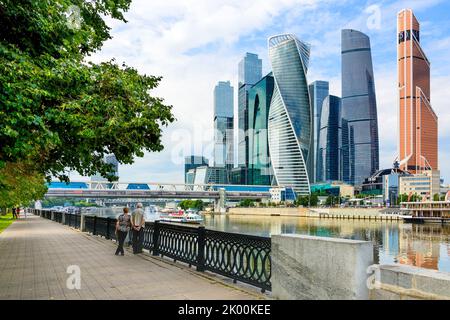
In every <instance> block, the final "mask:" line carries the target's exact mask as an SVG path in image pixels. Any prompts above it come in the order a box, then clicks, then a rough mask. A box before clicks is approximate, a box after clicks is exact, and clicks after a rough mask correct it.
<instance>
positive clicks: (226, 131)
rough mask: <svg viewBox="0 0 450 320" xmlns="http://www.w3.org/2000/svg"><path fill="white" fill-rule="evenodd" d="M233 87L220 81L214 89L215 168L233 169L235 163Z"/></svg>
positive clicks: (227, 82)
mask: <svg viewBox="0 0 450 320" xmlns="http://www.w3.org/2000/svg"><path fill="white" fill-rule="evenodd" d="M233 122H234V103H233V87H232V86H231V85H230V82H229V81H226V82H225V81H220V82H219V83H218V84H217V85H216V87H215V88H214V166H215V167H227V168H230V169H231V168H232V167H233V163H234V133H233V131H234V123H233Z"/></svg>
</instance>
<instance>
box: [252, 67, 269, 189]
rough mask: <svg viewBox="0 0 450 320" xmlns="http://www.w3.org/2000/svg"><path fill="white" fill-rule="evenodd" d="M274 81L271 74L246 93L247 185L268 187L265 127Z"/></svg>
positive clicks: (267, 155) (267, 144)
mask: <svg viewBox="0 0 450 320" xmlns="http://www.w3.org/2000/svg"><path fill="white" fill-rule="evenodd" d="M273 88H274V80H273V77H272V75H271V74H269V75H267V76H265V77H264V78H262V79H261V80H260V81H259V82H258V83H256V84H255V85H254V86H253V87H252V88H251V89H250V90H249V91H248V105H249V110H248V121H249V122H248V128H249V130H248V138H249V139H248V140H249V167H248V184H252V185H270V184H271V183H272V176H273V172H272V166H271V162H270V157H269V141H268V135H267V125H268V120H269V109H270V102H271V101H272V95H273Z"/></svg>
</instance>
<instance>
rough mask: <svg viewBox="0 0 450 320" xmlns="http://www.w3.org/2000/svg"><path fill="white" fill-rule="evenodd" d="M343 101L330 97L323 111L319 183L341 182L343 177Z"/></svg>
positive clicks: (325, 101)
mask: <svg viewBox="0 0 450 320" xmlns="http://www.w3.org/2000/svg"><path fill="white" fill-rule="evenodd" d="M340 120H341V99H340V98H339V97H335V96H328V97H326V98H325V100H324V101H323V107H322V110H321V119H320V130H319V132H320V133H319V147H318V154H317V181H320V182H323V181H339V180H341V179H342V177H341V168H340V166H341V148H342V146H341V134H342V133H341V121H340Z"/></svg>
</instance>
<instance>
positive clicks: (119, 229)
mask: <svg viewBox="0 0 450 320" xmlns="http://www.w3.org/2000/svg"><path fill="white" fill-rule="evenodd" d="M130 227H131V217H130V215H129V214H128V208H123V213H122V214H121V215H120V216H119V217H118V218H117V223H116V236H117V241H118V242H119V245H118V246H117V250H116V256H117V255H119V254H120V255H121V256H123V255H124V250H123V243H124V242H125V239H126V237H127V234H128V233H129V232H130Z"/></svg>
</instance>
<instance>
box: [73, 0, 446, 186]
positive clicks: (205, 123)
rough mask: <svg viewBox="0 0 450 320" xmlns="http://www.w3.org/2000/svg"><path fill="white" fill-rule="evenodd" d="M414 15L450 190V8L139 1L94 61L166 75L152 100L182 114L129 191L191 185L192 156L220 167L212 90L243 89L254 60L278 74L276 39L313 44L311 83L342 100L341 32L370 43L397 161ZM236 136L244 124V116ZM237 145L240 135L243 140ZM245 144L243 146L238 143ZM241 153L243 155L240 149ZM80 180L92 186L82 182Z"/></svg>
mask: <svg viewBox="0 0 450 320" xmlns="http://www.w3.org/2000/svg"><path fill="white" fill-rule="evenodd" d="M404 8H411V9H413V11H414V13H415V15H416V17H417V19H418V20H419V22H420V24H421V45H422V48H423V49H424V51H425V53H426V55H427V56H428V58H429V60H430V61H431V104H432V107H433V109H434V110H435V112H436V113H437V115H438V117H439V166H440V170H441V176H442V177H443V178H444V179H445V182H446V183H447V184H448V183H449V182H450V164H449V163H448V162H447V159H450V55H449V54H448V52H450V15H449V14H448V12H450V2H449V1H447V0H427V1H423V0H419V1H361V0H265V1H247V0H152V1H148V0H134V1H133V2H132V4H131V7H130V10H129V11H128V12H126V13H125V18H126V19H127V21H128V22H127V23H123V22H119V21H114V20H112V19H106V20H107V23H108V25H109V26H110V27H111V35H112V39H111V40H108V41H107V42H105V44H104V46H103V48H102V49H101V50H100V51H98V52H97V53H95V54H94V55H93V56H92V57H90V60H92V61H94V62H100V61H105V60H110V59H112V58H115V59H116V61H117V62H118V63H121V62H125V63H126V64H127V65H130V66H132V67H135V68H136V69H137V70H138V71H139V72H140V73H143V74H149V75H155V76H162V77H163V79H162V81H161V83H160V86H159V87H158V88H157V89H155V90H154V91H153V92H152V94H154V95H156V96H159V97H161V98H163V99H164V100H165V103H166V104H170V105H172V106H173V113H174V115H175V118H176V119H177V121H176V122H174V123H173V124H171V125H169V126H168V127H167V128H164V130H163V139H162V141H163V145H164V146H165V148H164V150H163V151H162V152H159V153H146V154H145V156H144V157H143V158H136V159H135V163H134V164H133V165H120V166H119V176H120V181H123V182H171V183H182V182H184V156H188V155H191V154H195V155H204V156H206V157H207V158H209V159H210V161H211V162H212V160H213V159H212V154H213V144H212V140H213V89H214V86H215V85H216V83H217V82H218V81H227V80H229V81H231V83H232V85H233V86H234V88H235V115H237V82H238V79H237V77H238V63H239V61H240V60H241V59H242V57H243V56H244V55H245V53H246V52H252V53H257V54H258V55H259V57H260V58H261V59H262V60H263V75H265V74H267V73H269V72H270V62H269V60H268V48H267V38H268V37H270V36H272V35H276V34H282V33H293V34H295V35H296V36H297V37H298V38H299V39H300V40H302V41H304V42H307V43H309V44H311V60H310V66H309V70H308V75H307V78H308V82H313V81H315V80H326V81H329V82H330V94H333V95H337V96H341V92H340V91H341V84H340V82H341V81H340V78H341V72H340V69H341V56H340V52H341V50H340V34H341V29H347V28H351V29H355V30H359V31H362V32H364V33H365V34H367V35H368V36H369V37H370V40H371V46H372V59H373V67H374V76H375V89H376V95H377V108H378V123H379V137H380V167H381V168H389V167H392V163H393V161H394V159H395V157H396V155H397V140H398V132H397V121H398V114H397V110H398V103H397V90H396V83H397V79H396V77H397V62H396V58H397V53H396V45H397V40H396V33H397V32H396V31H397V30H396V21H397V20H396V15H397V13H398V12H399V11H400V10H401V9H404ZM235 127H237V117H236V116H235ZM236 136H237V135H236ZM235 145H237V141H236V143H235ZM236 149H237V148H236ZM71 178H72V180H73V181H75V180H82V179H83V178H82V177H80V176H78V175H77V174H76V173H73V174H72V175H71Z"/></svg>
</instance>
